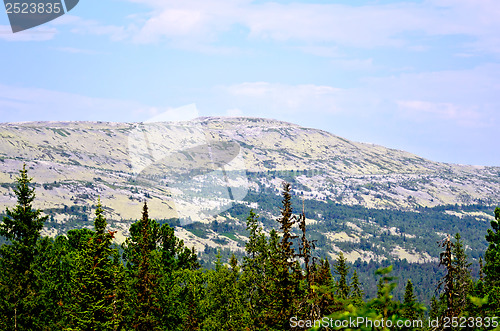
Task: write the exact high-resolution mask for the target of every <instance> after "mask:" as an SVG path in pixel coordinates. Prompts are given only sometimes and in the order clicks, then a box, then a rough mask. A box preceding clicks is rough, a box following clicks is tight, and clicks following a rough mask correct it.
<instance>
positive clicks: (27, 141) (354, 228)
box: [0, 117, 500, 261]
mask: <svg viewBox="0 0 500 331" xmlns="http://www.w3.org/2000/svg"><path fill="white" fill-rule="evenodd" d="M23 162H26V164H27V165H28V166H29V168H30V175H31V176H32V177H34V181H35V182H36V183H37V184H38V187H37V206H38V207H39V208H42V209H44V210H46V213H49V214H50V215H52V222H53V224H60V225H61V226H60V227H57V226H51V227H50V229H47V231H50V233H51V234H56V233H59V232H61V231H64V228H65V227H68V226H70V225H72V226H90V224H91V222H90V221H89V222H87V223H88V224H83V225H82V223H81V219H82V215H87V217H88V218H89V219H92V208H91V207H92V206H93V205H95V203H96V200H97V197H98V196H100V197H101V200H102V201H103V204H104V205H105V206H106V212H107V217H108V218H110V219H113V220H114V222H113V223H112V224H113V226H114V227H115V228H116V229H118V230H120V233H121V239H123V236H125V235H126V234H127V229H128V226H129V224H130V222H131V220H133V219H137V218H139V217H140V212H141V204H142V201H144V199H147V201H148V204H149V206H150V216H151V217H153V218H158V219H174V218H179V219H180V223H181V224H188V223H192V222H202V223H210V222H213V221H214V220H217V222H220V223H224V222H238V221H237V218H236V217H233V216H231V213H229V214H228V213H227V212H226V211H227V210H230V208H232V207H234V206H235V205H242V206H247V207H252V208H255V209H256V210H257V211H260V212H261V213H262V214H264V215H266V213H267V214H268V216H269V217H271V215H270V214H269V213H270V212H269V211H268V210H265V208H263V206H261V205H260V203H259V201H253V200H252V201H250V200H249V199H248V198H247V197H248V196H255V195H258V194H278V193H279V190H280V188H281V184H282V182H283V180H287V181H290V182H292V183H293V189H294V194H295V195H296V196H297V197H300V198H301V199H303V200H305V201H311V202H312V201H322V202H325V203H326V202H329V201H330V202H335V203H338V204H342V205H347V206H364V207H366V208H374V209H382V210H416V209H418V208H420V207H425V206H427V207H435V206H440V205H450V204H459V205H471V204H481V205H492V204H498V203H499V202H500V168H498V167H483V166H466V165H456V164H445V163H439V162H434V161H430V160H426V159H424V158H421V157H419V156H416V155H413V154H411V153H408V152H404V151H399V150H394V149H389V148H385V147H382V146H378V145H373V144H366V143H358V142H352V141H349V140H347V139H344V138H341V137H338V136H335V135H333V134H331V133H328V132H325V131H321V130H316V129H311V128H304V127H300V126H298V125H294V124H290V123H286V122H281V121H275V120H268V119H260V118H214V117H211V118H198V119H196V120H193V121H189V122H178V123H135V124H128V123H102V122H27V123H7V124H0V185H1V186H0V207H1V208H2V210H4V206H13V205H14V204H15V198H14V194H13V191H12V190H11V187H12V184H13V182H14V178H15V176H16V175H17V172H18V170H19V169H20V168H21V166H22V163H23ZM447 212H448V213H455V216H456V217H457V218H460V217H462V216H463V215H469V216H471V215H472V216H473V217H475V218H476V219H478V221H485V220H488V218H489V217H490V216H489V215H487V213H484V212H481V211H475V212H466V211H460V210H458V211H457V210H454V211H450V210H449V211H447ZM318 214H319V215H315V217H314V218H311V221H310V223H311V224H314V222H322V216H321V213H318ZM75 215H80V216H79V217H76V216H75ZM275 216H276V215H275ZM83 219H85V217H83ZM240 223H241V220H240ZM346 224H347V223H346ZM350 224H351V225H349V224H347V225H348V226H347V228H348V229H350V231H344V233H343V234H342V233H341V234H338V233H327V234H326V235H325V236H326V239H327V240H328V242H330V246H331V247H333V248H332V250H333V251H335V250H336V249H335V248H334V245H335V243H336V242H337V243H338V242H339V241H340V242H345V241H355V242H357V241H359V240H360V238H363V237H364V236H367V235H373V234H366V233H364V232H363V231H364V230H363V229H362V228H360V227H359V224H358V225H356V224H355V223H352V222H351V223H350ZM379 228H380V229H383V227H379ZM176 230H177V233H178V235H179V236H181V237H183V238H184V239H186V240H187V241H188V242H189V243H191V244H193V245H196V246H197V248H198V250H200V251H201V250H203V249H204V247H207V246H208V247H217V246H219V245H222V246H224V247H227V248H231V249H233V250H241V249H242V243H244V240H245V238H244V236H243V235H241V234H233V235H229V236H227V235H226V236H225V237H224V238H223V239H224V240H222V241H221V240H220V238H221V236H220V234H217V233H216V232H214V231H208V232H207V233H208V234H207V235H206V236H205V238H203V237H200V236H197V235H196V234H195V232H193V231H188V230H186V229H185V228H183V227H177V229H176ZM384 231H388V232H391V231H393V232H394V231H396V232H397V229H393V230H391V229H390V227H387V229H385V230H384ZM395 235H397V233H396V234H395ZM399 235H400V234H399ZM409 235H411V234H409ZM218 239H219V240H218ZM221 242H222V244H221ZM396 250H397V251H398V252H400V253H401V254H400V256H404V255H405V254H406V255H407V257H408V258H414V259H415V260H416V261H418V260H421V259H425V256H424V254H423V253H421V254H420V255H419V254H417V253H415V252H413V253H411V252H410V249H406V251H405V249H404V248H402V247H398V248H396ZM356 252H357V254H358V255H359V256H358V255H356V254H355V255H353V256H351V259H352V260H353V259H355V258H356V256H357V257H363V256H365V255H363V254H362V253H360V252H361V251H360V250H357V251H356ZM396 255H397V254H396ZM372 258H375V257H372Z"/></svg>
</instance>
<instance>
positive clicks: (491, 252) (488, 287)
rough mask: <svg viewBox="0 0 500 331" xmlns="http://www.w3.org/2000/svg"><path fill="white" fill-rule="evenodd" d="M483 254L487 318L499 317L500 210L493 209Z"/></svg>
mask: <svg viewBox="0 0 500 331" xmlns="http://www.w3.org/2000/svg"><path fill="white" fill-rule="evenodd" d="M490 224H491V229H488V234H487V235H486V241H487V242H488V248H487V250H486V252H485V254H484V262H485V265H484V291H485V293H486V294H487V295H488V305H487V308H486V309H487V312H488V314H489V316H500V208H499V207H497V208H495V219H494V220H492V221H491V223H490Z"/></svg>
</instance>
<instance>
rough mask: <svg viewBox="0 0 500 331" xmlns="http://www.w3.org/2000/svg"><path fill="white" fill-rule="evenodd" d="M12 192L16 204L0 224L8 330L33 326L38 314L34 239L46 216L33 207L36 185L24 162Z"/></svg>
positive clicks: (0, 292) (1, 322)
mask: <svg viewBox="0 0 500 331" xmlns="http://www.w3.org/2000/svg"><path fill="white" fill-rule="evenodd" d="M16 180H17V186H16V188H14V193H15V194H16V197H17V205H16V206H15V207H14V209H9V208H7V209H6V214H7V216H5V217H4V218H3V220H2V223H1V224H0V236H3V237H5V238H6V239H7V240H8V241H9V244H4V245H2V246H1V247H0V270H1V274H0V297H1V298H2V300H1V301H0V327H2V328H4V329H10V330H19V329H32V328H34V327H35V325H36V323H37V322H36V316H37V315H39V314H40V311H39V310H38V309H39V307H37V305H36V302H37V301H38V291H39V284H38V282H37V278H36V274H35V272H34V269H35V266H34V261H35V259H36V257H37V254H38V251H37V242H38V240H39V239H40V231H41V230H42V228H43V224H44V222H45V220H46V219H47V217H42V216H41V210H38V209H34V208H33V205H32V203H33V200H34V199H35V189H34V188H31V187H30V182H31V180H32V179H31V178H29V177H28V171H27V170H26V164H24V165H23V169H22V170H21V171H20V176H19V177H17V179H16Z"/></svg>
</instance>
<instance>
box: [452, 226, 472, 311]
mask: <svg viewBox="0 0 500 331" xmlns="http://www.w3.org/2000/svg"><path fill="white" fill-rule="evenodd" d="M452 254H453V261H452V263H453V266H454V269H455V277H454V285H453V291H454V293H453V310H454V311H455V313H456V314H457V316H461V315H463V313H464V312H465V309H466V308H467V307H468V306H470V302H469V299H468V296H469V294H470V292H471V291H472V284H473V282H472V276H471V269H470V266H471V263H469V262H468V261H467V254H466V253H465V248H464V244H463V242H462V238H461V237H460V233H457V234H456V235H455V243H454V246H453V249H452Z"/></svg>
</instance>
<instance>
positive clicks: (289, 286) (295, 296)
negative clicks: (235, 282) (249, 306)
mask: <svg viewBox="0 0 500 331" xmlns="http://www.w3.org/2000/svg"><path fill="white" fill-rule="evenodd" d="M282 196H283V201H282V204H283V207H282V208H281V217H280V218H279V219H278V220H277V222H278V223H279V224H280V233H281V239H280V240H279V242H277V245H276V246H274V247H273V243H275V241H273V238H271V241H270V244H271V246H270V249H271V253H270V266H271V270H270V272H268V276H270V277H271V280H272V285H271V287H270V288H269V289H268V293H267V295H270V298H271V300H272V301H271V302H270V304H269V306H268V318H267V319H268V325H270V326H274V327H277V328H287V327H288V325H289V320H290V317H292V316H293V315H294V314H295V313H296V310H297V306H298V304H299V302H301V301H302V298H303V293H302V291H301V289H300V281H301V280H302V278H303V274H302V269H301V268H300V266H299V263H298V261H297V259H296V254H295V250H294V248H293V240H294V239H296V238H297V236H296V235H294V234H293V233H292V226H293V225H294V224H295V223H296V221H297V219H296V217H295V216H294V215H293V214H292V213H293V210H292V204H291V194H290V184H289V183H283V192H282ZM275 239H276V238H275ZM273 253H274V254H273Z"/></svg>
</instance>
